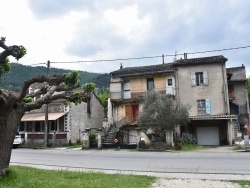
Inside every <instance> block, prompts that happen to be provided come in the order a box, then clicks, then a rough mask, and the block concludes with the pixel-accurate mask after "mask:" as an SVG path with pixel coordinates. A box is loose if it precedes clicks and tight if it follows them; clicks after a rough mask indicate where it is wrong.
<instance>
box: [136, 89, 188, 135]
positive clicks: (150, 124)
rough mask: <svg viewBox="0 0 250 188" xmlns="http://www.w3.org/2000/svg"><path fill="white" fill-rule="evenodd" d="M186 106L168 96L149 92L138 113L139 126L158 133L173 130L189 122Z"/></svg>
mask: <svg viewBox="0 0 250 188" xmlns="http://www.w3.org/2000/svg"><path fill="white" fill-rule="evenodd" d="M189 109H190V107H189V106H188V105H183V104H180V103H179V102H178V101H177V100H174V99H173V98H171V97H170V96H168V95H166V94H165V95H164V94H160V93H158V92H156V91H150V92H148V93H147V94H146V95H145V98H144V106H143V109H142V111H141V112H140V113H139V116H138V121H139V125H140V126H142V127H146V128H155V129H156V130H158V131H164V130H174V128H175V126H183V125H186V124H187V123H188V122H189Z"/></svg>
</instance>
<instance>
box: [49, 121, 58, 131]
mask: <svg viewBox="0 0 250 188" xmlns="http://www.w3.org/2000/svg"><path fill="white" fill-rule="evenodd" d="M56 130H57V128H56V121H51V122H50V131H56Z"/></svg>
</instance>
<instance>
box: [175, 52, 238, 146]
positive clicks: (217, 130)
mask: <svg viewBox="0 0 250 188" xmlns="http://www.w3.org/2000/svg"><path fill="white" fill-rule="evenodd" d="M226 61H227V58H225V57H224V56H212V57H203V58H193V59H181V60H178V61H176V62H175V63H174V67H175V74H176V78H177V79H176V83H177V88H176V90H177V98H178V99H179V100H180V101H181V102H182V103H183V104H189V105H190V107H191V108H190V124H189V125H188V126H186V127H182V130H181V132H183V133H192V134H193V135H194V136H195V138H196V140H197V143H198V144H199V145H223V144H232V141H233V140H234V137H235V134H234V130H235V127H237V116H236V115H235V114H231V113H230V105H229V97H228V83H227V70H226Z"/></svg>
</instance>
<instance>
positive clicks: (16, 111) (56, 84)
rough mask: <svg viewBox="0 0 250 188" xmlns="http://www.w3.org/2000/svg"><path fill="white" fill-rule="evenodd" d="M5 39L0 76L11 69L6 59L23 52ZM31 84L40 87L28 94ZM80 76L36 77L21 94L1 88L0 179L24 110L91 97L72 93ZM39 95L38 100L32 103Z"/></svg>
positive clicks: (8, 158) (3, 173)
mask: <svg viewBox="0 0 250 188" xmlns="http://www.w3.org/2000/svg"><path fill="white" fill-rule="evenodd" d="M4 42H5V38H1V39H0V47H2V48H3V49H4V51H3V52H2V53H0V76H1V74H3V73H6V72H8V71H9V70H10V66H9V60H8V59H7V57H8V56H14V57H15V58H16V59H19V58H21V57H23V56H24V55H25V53H26V50H25V48H24V47H22V46H16V45H15V46H6V45H5V43H4ZM34 83H43V84H42V85H43V86H42V87H40V88H39V89H38V90H36V91H35V92H33V93H27V91H28V90H29V87H30V86H31V85H32V84H34ZM79 84H80V76H79V73H78V72H77V71H72V72H69V73H67V74H58V75H49V76H47V75H37V76H34V77H33V78H30V79H29V80H26V81H25V82H24V83H23V86H22V89H21V92H20V93H15V92H11V91H6V90H2V89H0V176H1V175H6V174H7V172H8V166H9V163H10V157H11V150H12V144H13V140H14V138H15V134H16V132H17V129H18V126H19V124H20V121H21V118H22V117H23V115H24V113H25V112H26V111H31V110H34V109H39V108H41V107H42V105H43V104H49V103H51V102H52V101H54V100H57V99H66V100H68V101H70V102H75V103H76V104H79V103H81V102H82V101H85V102H86V101H87V100H89V98H90V94H89V93H88V92H89V91H88V90H87V91H85V90H82V91H78V92H74V91H72V90H73V89H75V88H77V87H79ZM36 96H42V97H40V98H39V99H38V100H36V101H34V100H32V99H33V98H34V97H36Z"/></svg>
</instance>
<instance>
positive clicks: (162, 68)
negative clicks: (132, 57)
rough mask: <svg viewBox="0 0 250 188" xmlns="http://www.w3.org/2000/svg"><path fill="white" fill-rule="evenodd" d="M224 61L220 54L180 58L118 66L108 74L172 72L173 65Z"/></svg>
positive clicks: (131, 74)
mask: <svg viewBox="0 0 250 188" xmlns="http://www.w3.org/2000/svg"><path fill="white" fill-rule="evenodd" d="M226 61H227V58H225V57H224V56H222V55H219V56H210V57H200V58H191V59H180V60H177V61H175V62H173V63H166V64H159V65H149V66H138V67H126V68H120V69H119V70H116V71H113V72H110V75H111V76H112V77H129V76H140V75H149V74H162V73H167V72H174V68H175V66H186V65H195V64H208V63H218V62H226Z"/></svg>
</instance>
